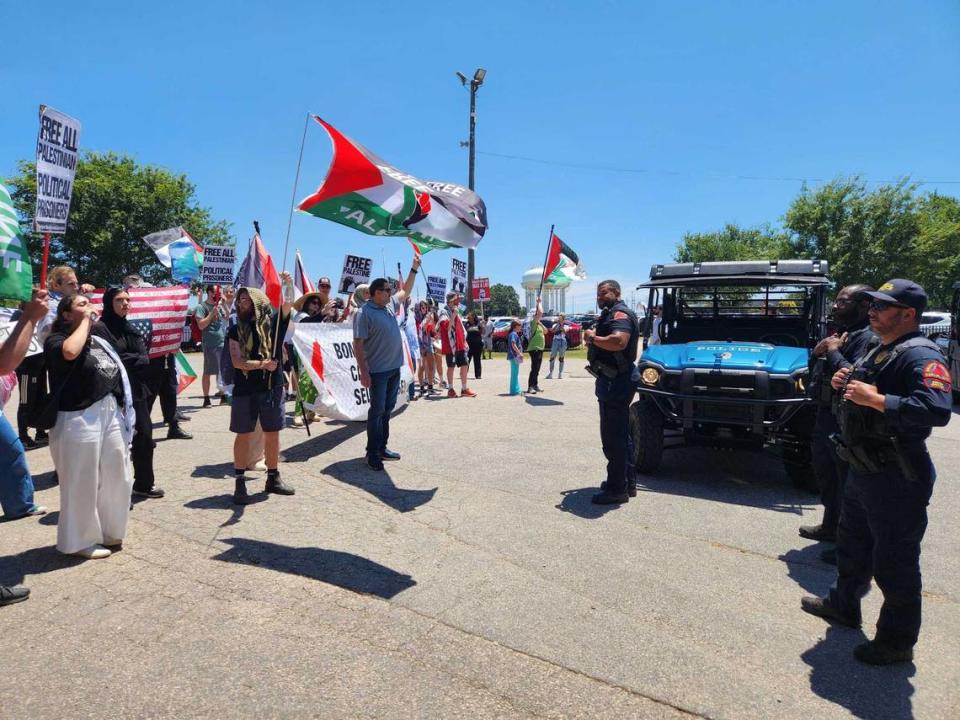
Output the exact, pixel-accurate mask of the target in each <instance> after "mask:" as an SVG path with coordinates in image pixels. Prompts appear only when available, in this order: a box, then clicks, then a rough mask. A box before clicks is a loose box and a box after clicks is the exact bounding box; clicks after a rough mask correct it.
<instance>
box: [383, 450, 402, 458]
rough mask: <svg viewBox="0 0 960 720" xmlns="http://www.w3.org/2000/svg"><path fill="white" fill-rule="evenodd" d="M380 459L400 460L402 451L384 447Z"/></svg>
mask: <svg viewBox="0 0 960 720" xmlns="http://www.w3.org/2000/svg"><path fill="white" fill-rule="evenodd" d="M380 459H381V460H399V459H400V453H398V452H394V451H393V450H391V449H390V448H384V449H383V451H382V452H381V453H380Z"/></svg>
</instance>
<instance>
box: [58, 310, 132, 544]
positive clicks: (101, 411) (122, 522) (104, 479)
mask: <svg viewBox="0 0 960 720" xmlns="http://www.w3.org/2000/svg"><path fill="white" fill-rule="evenodd" d="M93 321H94V312H93V308H92V306H91V305H90V301H89V300H88V299H87V298H86V297H84V296H83V295H73V296H70V297H65V298H64V299H63V300H61V301H60V304H59V306H58V307H57V318H56V320H55V321H54V323H53V328H52V331H51V333H50V335H49V336H48V337H47V339H46V341H45V342H44V345H43V352H44V356H45V359H46V362H47V368H48V370H49V372H50V388H51V392H54V393H56V392H57V391H58V389H59V404H58V410H59V411H58V413H57V423H56V425H55V426H54V427H53V429H52V430H51V432H50V452H51V455H53V463H54V465H55V467H56V469H57V474H58V475H59V478H60V520H59V522H58V524H57V550H59V551H60V552H62V553H68V554H71V555H79V556H80V557H85V558H103V557H107V556H108V555H110V550H109V549H108V548H110V547H119V546H120V544H121V543H122V542H123V538H124V536H125V535H126V534H127V516H128V514H129V511H130V491H131V489H132V487H133V472H132V469H131V465H130V452H129V447H130V441H131V439H132V437H133V424H134V411H133V407H132V397H131V391H130V383H129V380H128V378H127V374H126V371H125V370H124V367H123V363H122V362H121V360H120V358H119V356H118V355H117V353H116V351H115V350H114V349H113V348H112V347H111V346H110V344H109V343H107V342H105V341H103V340H102V339H101V338H97V337H94V336H91V334H90V328H91V326H92V324H93ZM61 388H62V389H61Z"/></svg>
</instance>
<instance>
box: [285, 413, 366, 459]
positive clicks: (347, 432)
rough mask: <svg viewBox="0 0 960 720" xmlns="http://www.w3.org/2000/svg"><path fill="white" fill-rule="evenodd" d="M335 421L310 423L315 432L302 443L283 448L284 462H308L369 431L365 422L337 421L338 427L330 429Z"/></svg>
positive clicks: (311, 429) (311, 430) (312, 430)
mask: <svg viewBox="0 0 960 720" xmlns="http://www.w3.org/2000/svg"><path fill="white" fill-rule="evenodd" d="M331 425H334V424H333V423H319V422H312V423H310V432H312V433H314V434H313V435H311V436H310V437H309V438H307V439H306V440H304V441H303V442H301V443H298V444H296V445H293V446H291V447H288V448H283V461H284V462H306V461H307V460H311V459H312V458H315V457H316V456H317V455H320V454H322V453H325V452H329V451H330V450H333V449H334V448H335V447H337V446H338V445H340V444H342V443H345V442H346V441H347V440H349V439H350V438H352V437H354V436H356V435H359V434H360V433H362V432H366V431H367V424H366V423H363V422H351V423H339V422H338V423H336V425H335V427H336V429H334V430H330V429H329V428H330V426H331Z"/></svg>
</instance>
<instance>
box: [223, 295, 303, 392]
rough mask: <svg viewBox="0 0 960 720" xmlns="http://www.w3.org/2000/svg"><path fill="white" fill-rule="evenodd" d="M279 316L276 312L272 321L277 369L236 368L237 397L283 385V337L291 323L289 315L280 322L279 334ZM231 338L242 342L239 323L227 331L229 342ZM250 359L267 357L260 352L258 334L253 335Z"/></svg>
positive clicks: (234, 382)
mask: <svg viewBox="0 0 960 720" xmlns="http://www.w3.org/2000/svg"><path fill="white" fill-rule="evenodd" d="M278 317H279V315H278V314H277V313H276V312H274V313H273V319H272V320H271V322H270V327H271V330H270V339H271V341H272V340H273V338H274V337H276V338H278V341H277V343H276V345H275V346H274V352H273V359H274V360H276V361H277V369H276V370H274V371H273V373H269V372H267V371H266V370H248V371H247V372H244V371H243V370H240V369H239V368H235V369H234V371H233V394H234V396H235V397H242V396H244V395H253V394H254V393H258V392H265V391H267V390H270V389H272V388H276V387H283V385H284V382H283V338H284V335H286V334H287V325H289V324H290V316H289V315H287V317H286V318H285V319H283V320H282V321H281V322H280V332H279V334H278V333H277V330H276V328H277V318H278ZM231 340H236V341H237V342H240V333H239V331H238V328H237V325H233V326H232V327H231V328H230V329H229V330H228V331H227V342H228V343H229V342H230V341H231ZM249 359H250V360H265V359H266V358H265V357H264V356H263V354H262V353H261V352H260V341H259V338H258V337H257V336H256V335H254V337H253V351H252V352H251V353H250V358H249ZM271 375H272V377H271Z"/></svg>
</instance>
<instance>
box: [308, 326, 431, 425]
mask: <svg viewBox="0 0 960 720" xmlns="http://www.w3.org/2000/svg"><path fill="white" fill-rule="evenodd" d="M400 338H401V340H402V341H403V357H404V359H405V363H404V365H403V366H402V367H401V368H400V390H399V392H398V393H397V407H400V406H401V405H403V403H405V402H406V401H407V388H408V387H409V383H411V382H413V360H412V359H411V357H410V347H409V346H408V345H407V339H406V337H404V334H403V333H402V332H401V333H400ZM293 346H294V348H296V351H297V354H298V355H299V356H300V363H301V365H302V367H303V369H304V370H306V372H307V373H308V374H309V376H310V380H311V381H312V382H313V385H314V387H315V388H316V389H317V401H316V403H314V404H313V406H312V407H310V406H309V404H308V403H305V405H306V406H307V409H308V410H312V411H314V412H316V413H318V414H320V415H323V416H325V417H329V418H333V419H335V420H355V421H366V419H367V413H368V412H369V411H370V390H369V388H365V387H363V385H361V384H360V371H359V369H358V368H357V359H356V357H354V354H353V323H349V322H347V323H295V325H294V333H293Z"/></svg>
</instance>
